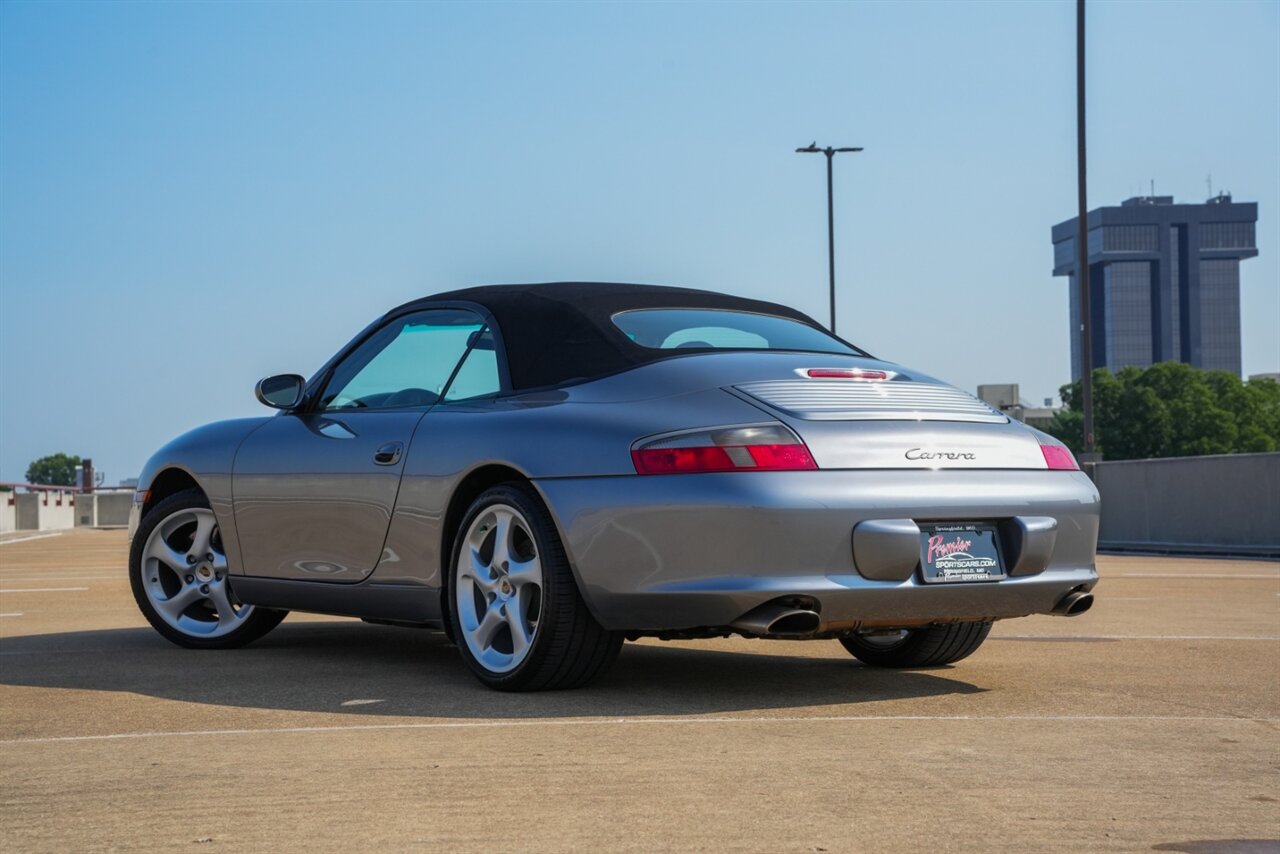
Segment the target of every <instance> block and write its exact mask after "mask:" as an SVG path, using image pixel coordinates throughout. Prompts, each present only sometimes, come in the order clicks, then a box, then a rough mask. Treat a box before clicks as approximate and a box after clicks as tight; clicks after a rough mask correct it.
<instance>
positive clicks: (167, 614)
mask: <svg viewBox="0 0 1280 854" xmlns="http://www.w3.org/2000/svg"><path fill="white" fill-rule="evenodd" d="M129 582H130V584H131V585H132V587H133V598H134V599H135V600H136V601H137V603H138V607H139V608H140V609H141V610H142V614H143V616H145V617H146V618H147V622H149V623H151V625H152V627H154V628H155V630H156V631H157V632H159V633H160V634H162V635H164V636H165V637H166V638H168V639H169V640H171V641H173V642H174V643H176V644H178V645H179V646H185V647H191V648H194V649H224V648H227V647H236V646H241V645H243V644H246V643H249V642H250V641H253V640H257V639H258V638H260V637H262V636H263V635H264V634H266V633H267V632H269V631H271V630H272V629H273V628H275V627H276V626H277V625H279V623H280V621H281V620H283V619H284V618H285V614H286V613H287V612H285V611H271V610H267V609H265V608H255V607H254V606H252V605H245V604H243V603H241V602H240V601H239V600H238V599H237V598H236V595H235V593H234V592H233V591H232V589H231V586H230V584H229V578H228V574H227V555H226V552H225V551H223V546H222V536H221V533H220V531H219V530H218V520H217V518H216V517H215V516H214V515H213V511H212V510H211V509H209V502H208V499H206V498H205V497H204V494H203V493H202V492H200V490H198V489H189V490H186V491H184V492H180V493H178V494H176V495H171V496H169V497H168V498H166V499H164V500H163V501H161V502H159V503H158V504H156V506H155V507H153V508H152V509H151V510H150V511H148V513H147V515H146V516H144V517H143V519H142V523H141V524H140V525H139V526H138V531H137V533H136V534H135V535H134V538H133V545H132V547H131V548H130V550H129Z"/></svg>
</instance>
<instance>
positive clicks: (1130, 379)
mask: <svg viewBox="0 0 1280 854" xmlns="http://www.w3.org/2000/svg"><path fill="white" fill-rule="evenodd" d="M1093 383H1094V392H1093V399H1094V436H1095V439H1096V442H1095V444H1096V445H1097V448H1098V450H1099V451H1100V452H1101V453H1102V454H1103V456H1104V458H1106V459H1112V460H1129V459H1146V458H1149V457H1181V456H1195V455H1200V454H1230V453H1256V452H1261V451H1274V450H1276V449H1277V448H1280V383H1276V382H1275V381H1274V380H1254V381H1251V382H1247V383H1246V382H1242V381H1241V380H1240V378H1239V377H1238V376H1236V375H1234V374H1231V373H1228V372H1226V371H1203V370H1200V369H1198V368H1193V367H1191V366H1190V365H1186V364H1183V363H1181V362H1161V363H1159V364H1156V365H1152V366H1151V367H1149V368H1146V369H1140V368H1123V369H1121V370H1120V371H1118V372H1116V373H1114V374H1113V373H1111V371H1109V370H1107V369H1106V368H1099V369H1097V370H1096V371H1094V375H1093ZM1062 400H1063V403H1065V404H1066V408H1065V409H1064V410H1063V411H1062V412H1059V413H1058V414H1057V415H1056V416H1054V419H1053V421H1052V422H1051V423H1050V425H1049V427H1048V428H1047V431H1048V432H1049V433H1051V434H1052V435H1054V436H1056V437H1057V438H1059V439H1061V440H1062V441H1063V442H1065V443H1066V444H1067V445H1068V447H1070V448H1071V449H1072V450H1073V451H1075V452H1077V453H1079V452H1080V450H1081V449H1082V448H1083V446H1084V441H1083V436H1084V424H1083V422H1084V415H1083V408H1084V407H1083V402H1082V400H1081V389H1080V383H1079V382H1076V383H1072V384H1071V385H1066V386H1063V387H1062Z"/></svg>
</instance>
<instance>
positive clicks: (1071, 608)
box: [1053, 590, 1093, 617]
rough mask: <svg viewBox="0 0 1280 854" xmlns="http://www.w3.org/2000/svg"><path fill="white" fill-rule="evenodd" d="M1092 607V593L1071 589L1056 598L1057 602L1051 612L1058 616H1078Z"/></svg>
mask: <svg viewBox="0 0 1280 854" xmlns="http://www.w3.org/2000/svg"><path fill="white" fill-rule="evenodd" d="M1092 607H1093V594H1092V593H1087V592H1085V591H1083V590H1073V591H1072V592H1070V593H1068V594H1067V595H1066V596H1063V597H1062V598H1061V599H1059V600H1058V604H1057V605H1054V606H1053V613H1054V614H1057V615H1058V616H1059V617H1078V616H1080V615H1081V614H1083V613H1084V612H1085V611H1088V610H1089V609H1090V608H1092Z"/></svg>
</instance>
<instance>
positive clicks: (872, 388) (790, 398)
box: [735, 380, 1009, 424]
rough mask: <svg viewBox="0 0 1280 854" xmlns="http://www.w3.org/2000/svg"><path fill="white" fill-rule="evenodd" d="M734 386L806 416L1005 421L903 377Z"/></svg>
mask: <svg viewBox="0 0 1280 854" xmlns="http://www.w3.org/2000/svg"><path fill="white" fill-rule="evenodd" d="M735 388H736V389H737V390H738V391H740V392H742V393H744V394H746V395H748V396H749V397H752V398H755V399H756V400H758V401H760V402H761V403H763V404H766V405H767V406H771V407H773V408H774V409H777V410H780V411H782V412H785V413H786V414H788V415H792V416H794V417H796V418H802V419H805V420H807V421H970V422H984V423H989V424H1004V423H1006V422H1008V420H1009V418H1008V416H1006V415H1004V414H1003V413H1001V412H997V411H996V410H994V409H992V408H991V407H990V406H987V404H985V403H983V402H982V401H981V400H979V399H978V398H976V397H974V396H973V395H971V394H966V393H965V392H963V391H961V390H960V389H958V388H952V387H951V386H947V385H937V384H934V383H918V382H910V381H903V380H894V381H891V382H814V381H812V380H766V381H763V382H754V383H743V384H742V385H738V386H735Z"/></svg>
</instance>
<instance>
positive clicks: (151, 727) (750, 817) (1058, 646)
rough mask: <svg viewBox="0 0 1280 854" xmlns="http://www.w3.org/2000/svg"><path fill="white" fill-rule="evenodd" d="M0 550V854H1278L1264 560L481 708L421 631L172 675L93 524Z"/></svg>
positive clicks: (1272, 620) (1276, 632)
mask: <svg viewBox="0 0 1280 854" xmlns="http://www.w3.org/2000/svg"><path fill="white" fill-rule="evenodd" d="M6 539H7V540H10V541H9V542H3V543H0V771H2V772H3V773H2V777H0V845H2V846H3V847H4V848H5V850H8V851H19V850H22V851H25V850H47V851H67V850H83V849H113V850H136V849H156V848H176V849H182V848H188V847H193V846H195V847H196V850H253V851H265V850H274V851H302V850H358V849H372V848H379V849H386V850H439V851H495V850H510V851H568V850H604V851H644V852H649V851H668V850H681V851H686V850H698V851H783V852H814V851H831V852H836V851H877V852H880V851H919V850H935V851H993V850H998V851H1056V850H1074V851H1110V850H1116V851H1150V850H1159V851H1186V852H1197V854H1204V852H1214V851H1222V852H1237V854H1238V853H1239V852H1254V851H1268V852H1274V851H1276V850H1278V848H1280V842H1277V841H1276V840H1277V839H1280V694H1278V689H1280V564H1275V563H1257V562H1246V561H1212V560H1183V559H1174V558H1145V557H1109V558H1108V557H1104V558H1102V559H1101V571H1102V574H1103V582H1102V584H1101V585H1100V586H1099V588H1098V590H1097V591H1096V592H1097V593H1098V596H1099V599H1098V604H1097V605H1096V606H1095V607H1094V609H1093V611H1091V612H1090V613H1088V614H1086V615H1084V616H1082V617H1079V618H1076V619H1071V620H1066V619H1060V618H1049V617H1035V618H1029V619H1024V620H1013V621H1008V622H1005V623H1001V624H999V625H997V627H996V629H995V631H994V632H993V634H992V638H991V639H990V640H989V641H988V642H987V644H986V645H985V646H984V647H983V648H982V649H981V650H979V652H978V653H977V654H975V655H974V656H973V657H972V658H970V659H967V660H965V661H963V662H960V663H959V664H957V665H956V666H954V667H944V668H937V669H931V670H919V671H909V672H885V671H875V670H871V669H868V668H865V667H862V666H860V665H859V664H857V663H856V662H855V661H854V660H853V659H852V658H850V657H849V656H847V655H846V654H845V653H844V651H843V649H842V648H841V647H840V646H839V645H838V644H837V643H836V642H834V641H820V642H812V643H794V642H790V643H789V642H781V641H777V642H765V641H749V640H742V639H734V640H722V641H707V642H687V643H659V642H649V641H645V642H641V643H637V644H628V645H627V646H626V647H625V649H624V650H623V653H622V656H621V658H620V659H619V661H618V664H617V666H616V667H615V669H614V670H613V671H612V672H611V674H610V675H609V676H608V677H607V678H606V679H605V680H604V681H602V682H601V683H600V684H599V685H597V686H595V687H593V688H590V689H587V690H582V691H576V692H565V693H549V694H537V695H514V696H513V695H503V694H497V693H493V692H490V691H487V690H485V689H483V688H482V687H480V685H479V684H478V683H476V682H475V681H474V680H473V679H472V677H471V676H470V675H469V673H468V672H467V671H466V670H465V668H464V667H463V665H462V663H461V662H460V661H459V660H458V657H457V652H456V650H454V649H453V648H451V647H450V646H448V645H447V644H446V643H445V642H444V641H443V639H442V638H441V637H440V636H439V635H436V634H433V633H429V632H424V631H414V630H409V629H394V628H383V627H377V626H370V625H365V624H362V623H360V622H358V621H352V620H338V619H329V618H316V617H307V616H302V615H299V616H293V617H290V618H289V619H288V620H287V621H286V622H285V623H284V624H283V625H282V626H281V627H280V628H279V629H277V630H276V631H275V632H273V633H272V634H270V635H268V636H267V637H266V638H264V639H263V640H261V641H259V642H258V643H256V644H254V645H252V646H250V647H248V648H246V649H242V650H236V651H229V652H193V651H188V650H182V649H178V648H177V647H174V646H171V645H170V644H169V643H167V642H166V641H164V640H162V639H161V638H160V637H159V636H158V635H156V634H155V633H154V632H153V631H152V630H151V629H150V628H149V627H147V626H146V625H145V623H144V622H143V620H142V617H141V616H140V615H139V613H138V612H137V609H136V607H135V606H134V603H133V601H132V598H131V595H130V592H129V585H128V582H127V580H126V578H125V569H124V565H125V557H124V550H125V538H124V534H123V532H120V531H105V532H104V531H76V532H71V533H67V534H64V535H61V536H56V537H46V538H42V539H38V540H25V541H21V542H18V541H14V540H15V539H19V538H14V537H8V538H6Z"/></svg>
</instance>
